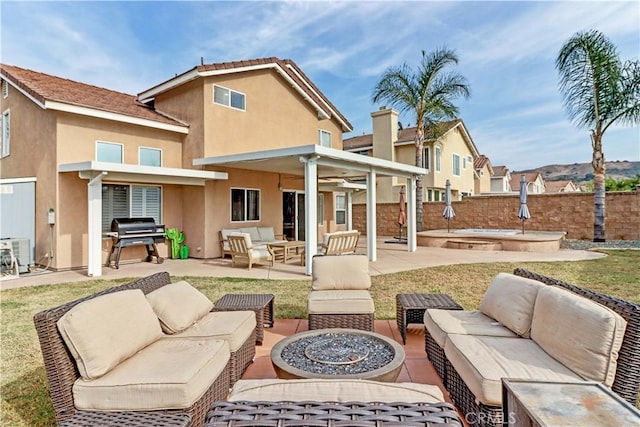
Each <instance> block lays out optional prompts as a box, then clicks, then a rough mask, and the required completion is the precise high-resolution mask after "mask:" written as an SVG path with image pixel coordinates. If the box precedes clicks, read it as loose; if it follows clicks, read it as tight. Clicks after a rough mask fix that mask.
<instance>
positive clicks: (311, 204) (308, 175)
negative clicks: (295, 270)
mask: <svg viewBox="0 0 640 427" xmlns="http://www.w3.org/2000/svg"><path fill="white" fill-rule="evenodd" d="M316 160H317V158H316V157H315V156H311V157H309V158H307V157H300V161H301V162H303V163H304V192H305V205H306V206H305V209H306V212H305V216H304V227H305V233H306V241H305V249H304V258H305V273H306V274H307V275H311V273H312V269H313V265H312V262H311V261H312V259H313V256H314V255H315V254H316V253H317V251H318V163H317V162H316Z"/></svg>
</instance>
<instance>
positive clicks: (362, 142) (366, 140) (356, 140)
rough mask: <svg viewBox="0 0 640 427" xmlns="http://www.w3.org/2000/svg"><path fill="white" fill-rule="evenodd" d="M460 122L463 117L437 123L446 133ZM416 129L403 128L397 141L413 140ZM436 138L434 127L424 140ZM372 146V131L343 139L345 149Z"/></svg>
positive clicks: (414, 127) (441, 133)
mask: <svg viewBox="0 0 640 427" xmlns="http://www.w3.org/2000/svg"><path fill="white" fill-rule="evenodd" d="M460 123H462V120H461V119H455V120H450V121H446V122H440V123H438V124H437V125H436V127H437V129H438V134H439V135H444V134H445V133H446V132H448V131H450V130H451V129H453V128H454V127H456V126H457V125H458V124H460ZM416 129H417V127H416V126H412V127H408V128H404V129H401V130H400V132H398V140H397V141H396V142H395V143H396V144H401V143H403V142H413V140H414V138H415V135H416ZM434 139H436V138H435V133H434V132H433V130H432V129H428V130H427V131H426V132H425V135H424V140H425V141H429V140H434ZM372 146H373V134H371V133H368V134H365V135H360V136H354V137H352V138H347V139H345V140H343V141H342V149H343V150H357V149H364V148H369V147H372Z"/></svg>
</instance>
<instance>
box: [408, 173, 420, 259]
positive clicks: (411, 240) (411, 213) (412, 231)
mask: <svg viewBox="0 0 640 427" xmlns="http://www.w3.org/2000/svg"><path fill="white" fill-rule="evenodd" d="M417 249H418V238H417V235H416V177H415V176H413V177H411V179H410V180H407V250H408V251H409V252H415V251H416V250H417Z"/></svg>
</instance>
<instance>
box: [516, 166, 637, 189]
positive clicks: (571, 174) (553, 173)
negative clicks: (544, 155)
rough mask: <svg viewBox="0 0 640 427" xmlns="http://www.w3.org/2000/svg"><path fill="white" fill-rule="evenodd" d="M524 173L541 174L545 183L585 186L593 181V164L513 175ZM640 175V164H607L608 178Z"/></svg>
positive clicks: (529, 170) (556, 167) (550, 168)
mask: <svg viewBox="0 0 640 427" xmlns="http://www.w3.org/2000/svg"><path fill="white" fill-rule="evenodd" d="M522 172H539V173H540V174H541V175H542V178H544V180H545V181H569V180H571V181H573V182H574V183H575V184H583V183H585V182H587V181H591V180H592V179H593V168H592V167H591V163H573V164H570V165H547V166H541V167H539V168H535V169H528V170H524V171H513V172H511V174H512V175H514V174H518V173H522ZM637 175H640V162H627V161H615V162H606V176H607V177H608V178H614V179H627V178H635V177H636V176H637Z"/></svg>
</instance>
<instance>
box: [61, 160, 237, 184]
mask: <svg viewBox="0 0 640 427" xmlns="http://www.w3.org/2000/svg"><path fill="white" fill-rule="evenodd" d="M58 172H107V173H124V174H137V175H148V176H157V177H162V176H164V177H175V178H193V179H205V180H206V179H222V180H224V179H228V178H229V174H228V173H226V172H214V171H202V170H196V169H180V168H164V167H156V166H140V165H129V164H122V163H107V162H94V161H88V162H79V163H65V164H61V165H59V166H58Z"/></svg>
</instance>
